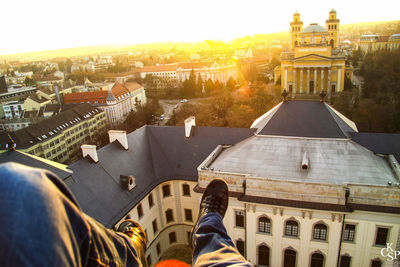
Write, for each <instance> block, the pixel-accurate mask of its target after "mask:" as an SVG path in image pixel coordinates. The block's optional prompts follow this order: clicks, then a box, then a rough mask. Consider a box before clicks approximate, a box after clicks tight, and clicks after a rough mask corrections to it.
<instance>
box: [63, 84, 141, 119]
mask: <svg viewBox="0 0 400 267" xmlns="http://www.w3.org/2000/svg"><path fill="white" fill-rule="evenodd" d="M146 101H147V99H146V93H145V91H144V87H143V86H141V85H140V84H138V83H123V84H121V83H116V84H111V85H110V86H109V87H108V90H107V91H91V92H78V93H71V94H65V95H64V103H65V104H77V103H90V104H92V105H93V106H95V107H97V108H99V109H101V110H104V111H105V112H106V114H107V122H108V123H109V124H111V125H115V124H117V123H121V122H122V121H123V119H125V118H126V116H128V114H129V113H130V112H131V111H132V110H135V109H136V106H137V105H145V104H146Z"/></svg>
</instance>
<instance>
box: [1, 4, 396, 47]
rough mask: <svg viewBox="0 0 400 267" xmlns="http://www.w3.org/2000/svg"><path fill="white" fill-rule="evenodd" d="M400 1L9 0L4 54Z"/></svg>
mask: <svg viewBox="0 0 400 267" xmlns="http://www.w3.org/2000/svg"><path fill="white" fill-rule="evenodd" d="M399 3H400V2H399V1H398V0H380V1H374V2H373V3H371V2H369V1H366V0H363V1H359V0H358V1H354V0H353V1H352V0H336V1H306V0H304V1H301V0H297V1H292V0H283V1H276V0H275V1H268V0H240V1H237V0H200V1H193V0H141V1H137V0H127V1H125V0H107V1H104V0H95V1H93V0H62V1H61V0H5V1H2V4H1V10H2V12H1V15H0V25H1V31H0V32H1V38H0V40H1V41H0V55H4V54H10V53H20V52H28V51H40V50H50V49H58V48H68V47H77V46H86V45H99V44H136V43H147V42H153V41H201V40H205V39H220V40H224V41H228V40H231V39H233V38H235V37H241V36H245V35H253V34H255V33H272V32H279V31H287V30H288V29H289V23H290V21H291V20H292V15H293V13H294V12H295V11H298V12H299V13H300V14H301V19H302V20H303V22H304V24H305V25H308V24H309V23H312V22H317V23H319V24H322V25H325V19H327V18H328V13H329V11H330V10H331V9H332V8H334V9H335V10H336V11H337V14H338V18H339V19H340V22H341V23H342V24H346V23H356V22H372V21H387V20H398V19H400V16H399V8H400V4H399Z"/></svg>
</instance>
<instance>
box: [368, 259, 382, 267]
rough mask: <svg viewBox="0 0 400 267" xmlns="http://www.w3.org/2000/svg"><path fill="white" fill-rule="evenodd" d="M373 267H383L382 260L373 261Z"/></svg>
mask: <svg viewBox="0 0 400 267" xmlns="http://www.w3.org/2000/svg"><path fill="white" fill-rule="evenodd" d="M371 267H382V262H381V261H380V260H373V261H372V262H371Z"/></svg>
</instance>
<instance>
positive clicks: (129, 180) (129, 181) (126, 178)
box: [119, 174, 136, 191]
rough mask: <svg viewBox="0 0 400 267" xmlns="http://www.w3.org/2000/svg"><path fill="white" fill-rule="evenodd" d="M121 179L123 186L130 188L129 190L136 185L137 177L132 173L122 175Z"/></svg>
mask: <svg viewBox="0 0 400 267" xmlns="http://www.w3.org/2000/svg"><path fill="white" fill-rule="evenodd" d="M119 179H120V181H121V185H122V187H123V188H125V189H128V191H131V190H132V189H133V188H134V187H135V186H136V183H135V177H133V176H132V175H122V174H121V175H120V176H119Z"/></svg>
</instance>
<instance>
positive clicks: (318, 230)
mask: <svg viewBox="0 0 400 267" xmlns="http://www.w3.org/2000/svg"><path fill="white" fill-rule="evenodd" d="M327 232H328V227H327V226H326V225H325V224H322V223H319V224H316V225H315V226H314V232H313V239H315V240H326V235H327Z"/></svg>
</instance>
